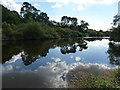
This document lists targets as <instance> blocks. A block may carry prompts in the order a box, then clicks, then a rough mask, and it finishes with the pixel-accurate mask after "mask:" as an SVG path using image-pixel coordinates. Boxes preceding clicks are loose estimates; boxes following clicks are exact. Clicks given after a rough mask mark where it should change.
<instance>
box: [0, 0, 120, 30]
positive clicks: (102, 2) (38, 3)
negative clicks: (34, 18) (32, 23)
mask: <svg viewBox="0 0 120 90" xmlns="http://www.w3.org/2000/svg"><path fill="white" fill-rule="evenodd" d="M118 1H119V0H0V4H2V5H3V6H5V7H7V8H9V9H10V10H15V11H17V12H20V8H21V7H22V3H23V2H29V3H30V4H32V5H33V6H35V7H36V8H37V9H39V10H41V11H42V12H46V13H47V14H48V16H49V17H50V20H55V21H57V22H60V21H61V17H62V16H70V17H76V18H77V19H78V24H80V20H85V21H86V22H88V23H89V28H90V29H95V30H104V31H106V30H109V29H110V28H111V26H112V25H111V23H112V21H113V17H114V16H115V15H116V14H117V13H118Z"/></svg>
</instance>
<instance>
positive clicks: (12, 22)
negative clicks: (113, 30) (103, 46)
mask: <svg viewBox="0 0 120 90" xmlns="http://www.w3.org/2000/svg"><path fill="white" fill-rule="evenodd" d="M0 6H1V7H2V14H3V15H2V39H3V40H18V39H51V38H70V37H84V36H90V37H95V36H97V37H99V36H100V37H101V36H109V32H108V31H106V32H104V31H102V30H100V31H96V30H93V29H88V26H89V24H88V23H87V22H85V21H84V20H81V21H80V25H78V19H77V18H76V17H68V16H63V17H61V22H56V21H52V20H49V17H48V15H47V14H46V13H45V12H42V11H40V10H38V9H36V8H35V7H34V6H32V5H31V4H29V3H28V2H24V3H23V6H22V7H21V10H20V14H18V13H17V12H16V11H10V10H8V9H7V8H5V7H4V6H2V5H0Z"/></svg>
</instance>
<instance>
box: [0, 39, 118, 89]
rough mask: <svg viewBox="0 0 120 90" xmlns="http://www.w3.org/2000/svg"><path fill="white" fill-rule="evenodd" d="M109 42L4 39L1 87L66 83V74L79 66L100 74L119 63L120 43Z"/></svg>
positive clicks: (63, 85)
mask: <svg viewBox="0 0 120 90" xmlns="http://www.w3.org/2000/svg"><path fill="white" fill-rule="evenodd" d="M108 43H109V41H108V39H102V40H98V39H91V38H89V39H88V38H85V39H82V38H81V39H64V40H44V41H42V40H41V41H19V42H18V41H17V42H15V41H14V42H11V41H10V42H9V41H7V42H3V62H2V63H3V64H2V75H3V78H2V79H3V87H4V88H9V87H12V88H41V87H42V88H44V87H46V88H47V87H51V88H55V87H57V88H58V87H67V86H68V84H69V83H68V81H69V80H67V78H66V77H67V74H68V73H69V72H70V71H72V70H73V69H75V68H76V69H77V67H78V66H79V67H78V68H79V71H89V72H95V73H98V74H100V75H102V73H103V71H104V70H111V69H114V67H111V64H116V65H119V64H120V63H118V61H119V57H120V45H119V44H116V43H114V42H112V43H109V47H108ZM108 48H109V49H108ZM107 51H108V54H109V57H110V59H108V56H107V54H106V52H107ZM109 62H110V63H111V64H110V65H109ZM44 63H45V64H44ZM113 66H114V65H113ZM104 72H106V71H104ZM0 75H1V74H0ZM16 82H18V83H16Z"/></svg>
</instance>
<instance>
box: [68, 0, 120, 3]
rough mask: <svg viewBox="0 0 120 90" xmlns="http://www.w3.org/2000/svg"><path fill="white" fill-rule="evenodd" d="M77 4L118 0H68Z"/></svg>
mask: <svg viewBox="0 0 120 90" xmlns="http://www.w3.org/2000/svg"><path fill="white" fill-rule="evenodd" d="M69 1H71V2H73V3H77V4H112V3H114V2H118V1H119V0H69Z"/></svg>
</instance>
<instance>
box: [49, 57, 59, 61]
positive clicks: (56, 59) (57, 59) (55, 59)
mask: <svg viewBox="0 0 120 90" xmlns="http://www.w3.org/2000/svg"><path fill="white" fill-rule="evenodd" d="M51 59H53V60H54V61H55V62H60V61H61V59H60V58H54V57H52V58H51Z"/></svg>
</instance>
